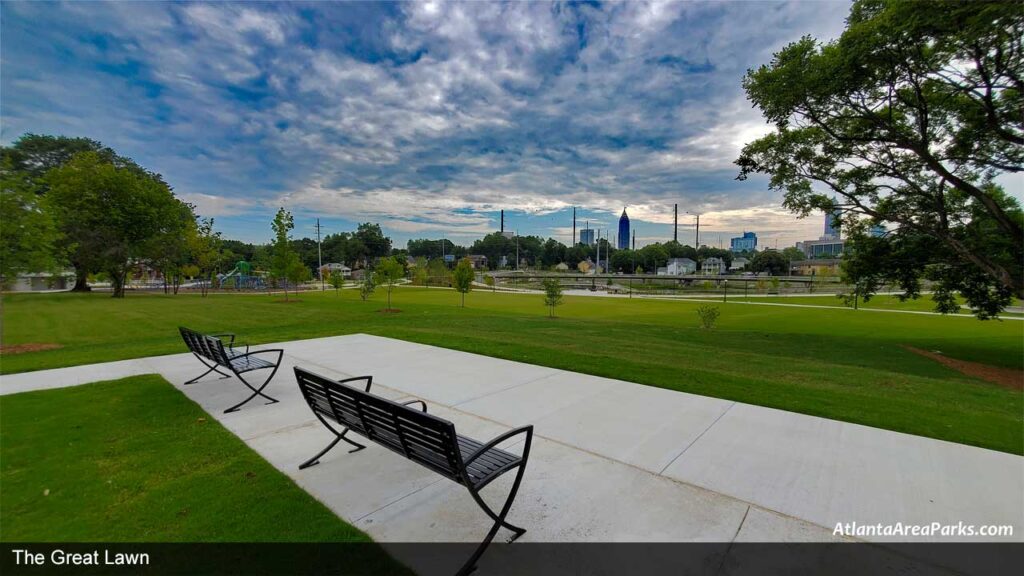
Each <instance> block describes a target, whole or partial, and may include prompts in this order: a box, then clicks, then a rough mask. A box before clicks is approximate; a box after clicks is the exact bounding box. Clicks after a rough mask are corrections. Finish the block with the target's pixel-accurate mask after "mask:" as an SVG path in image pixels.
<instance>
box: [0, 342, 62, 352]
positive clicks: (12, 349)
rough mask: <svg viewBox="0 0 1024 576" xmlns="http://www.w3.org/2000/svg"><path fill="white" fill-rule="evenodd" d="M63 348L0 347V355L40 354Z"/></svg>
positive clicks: (29, 345)
mask: <svg viewBox="0 0 1024 576" xmlns="http://www.w3.org/2000/svg"><path fill="white" fill-rule="evenodd" d="M57 348H63V346H61V345H60V344H39V343H31V344H15V345H13V346H0V354H24V353H26V352H42V351H43V350H56V349H57Z"/></svg>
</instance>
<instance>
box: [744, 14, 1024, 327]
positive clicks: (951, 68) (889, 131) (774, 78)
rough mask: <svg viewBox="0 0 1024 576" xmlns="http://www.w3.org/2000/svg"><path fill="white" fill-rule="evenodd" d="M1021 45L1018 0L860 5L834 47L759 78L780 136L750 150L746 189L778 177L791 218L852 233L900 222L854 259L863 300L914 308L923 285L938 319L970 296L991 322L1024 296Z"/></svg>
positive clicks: (754, 77) (803, 46)
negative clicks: (899, 295)
mask: <svg viewBox="0 0 1024 576" xmlns="http://www.w3.org/2000/svg"><path fill="white" fill-rule="evenodd" d="M1022 38H1024V11H1022V10H1021V9H1020V6H1019V4H1016V3H1012V2H1005V3H1004V2H954V1H938V2H927V3H925V2H905V1H899V0H859V1H857V2H854V4H853V7H852V9H851V11H850V16H849V18H848V20H847V28H846V30H845V31H844V32H843V34H842V36H841V37H840V38H839V39H838V40H835V41H832V42H829V43H827V44H821V43H819V42H817V41H815V40H814V39H813V38H810V37H805V38H803V39H801V40H800V41H798V42H795V43H793V44H790V45H789V46H787V47H786V48H784V49H783V50H782V51H781V52H779V53H778V54H776V55H775V57H774V59H773V60H772V62H771V63H770V64H768V65H765V66H762V67H760V68H759V69H757V70H752V71H750V72H748V74H747V76H746V78H745V80H744V88H745V89H746V91H747V95H748V97H749V98H750V100H751V101H752V102H753V103H754V104H755V105H756V106H757V107H758V108H760V109H761V111H762V112H763V114H764V115H765V117H766V118H767V119H768V120H769V121H770V122H772V123H774V124H775V131H774V132H773V133H771V134H769V135H767V136H765V137H763V138H761V139H758V140H756V141H754V142H751V143H749V144H747V145H746V146H745V147H744V149H743V152H742V154H741V155H740V157H739V159H738V160H737V161H736V162H737V164H738V165H739V166H740V178H741V179H743V178H746V177H747V176H749V175H751V174H755V173H761V174H767V175H769V176H770V185H771V187H772V188H773V189H776V190H781V191H784V193H785V196H784V198H785V200H784V204H785V206H786V207H787V208H789V209H791V210H793V211H794V212H796V213H798V214H801V215H807V214H810V213H811V212H812V211H814V210H824V211H826V212H828V211H831V210H833V209H838V210H839V211H840V212H841V216H840V220H841V223H842V224H843V226H844V228H847V229H848V230H850V229H852V230H858V229H860V230H861V231H862V230H863V229H864V228H866V227H868V226H871V225H874V224H879V223H889V224H890V226H887V228H889V229H890V230H891V233H889V234H887V235H886V236H885V237H884V238H880V239H875V240H868V239H866V238H863V236H865V235H864V234H863V233H855V234H854V236H855V238H853V241H852V242H851V250H848V252H849V253H850V254H852V256H851V258H854V259H856V260H857V262H855V263H853V264H851V265H849V266H847V272H846V273H847V274H848V275H849V279H850V280H851V281H853V282H855V283H858V284H861V285H863V286H864V288H865V290H868V292H865V293H864V294H865V296H870V290H871V289H872V288H874V287H877V286H878V285H880V283H882V282H884V281H890V282H895V283H898V284H899V285H900V286H901V287H902V288H903V289H904V292H905V296H908V297H911V296H913V295H914V294H915V293H916V290H917V287H918V283H919V282H920V280H921V279H924V278H927V279H932V280H934V281H935V282H936V283H937V287H936V296H937V298H936V300H937V309H938V310H940V311H943V312H948V311H950V310H951V309H952V306H951V300H950V298H952V294H953V293H954V292H957V291H958V292H960V293H961V294H963V296H964V297H965V298H966V299H967V301H968V303H969V304H970V305H971V307H972V308H973V309H974V310H975V312H976V313H977V315H978V316H979V317H980V318H986V317H989V316H991V315H992V313H993V312H994V311H998V310H1000V309H1001V308H1002V307H1003V306H1005V303H1006V302H1008V301H1009V298H1010V296H1013V295H1016V296H1017V297H1024V270H1022V262H1024V213H1022V211H1021V209H1020V206H1019V204H1018V203H1017V202H1016V201H1015V200H1014V199H1012V198H1010V197H1008V196H1007V195H1006V194H1005V193H1004V192H1003V190H1002V189H1001V188H1000V186H998V185H997V183H996V181H995V179H996V177H997V176H999V175H1000V174H1015V173H1019V172H1021V170H1022V165H1024V48H1022V43H1024V40H1022ZM830 196H835V197H836V198H837V201H836V202H835V203H834V202H833V201H832V200H831V198H830ZM862 221H863V222H862ZM877 258H896V259H900V258H902V259H903V260H902V262H903V263H905V264H912V265H910V266H909V268H908V267H899V268H897V267H895V266H893V265H891V264H890V263H889V262H885V261H882V260H877ZM868 259H871V260H868ZM867 271H870V274H869V275H868V276H865V275H864V274H866V273H867Z"/></svg>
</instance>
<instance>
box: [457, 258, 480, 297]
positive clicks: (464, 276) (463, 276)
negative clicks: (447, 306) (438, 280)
mask: <svg viewBox="0 0 1024 576" xmlns="http://www.w3.org/2000/svg"><path fill="white" fill-rule="evenodd" d="M475 277H476V275H475V274H474V273H473V263H472V262H470V261H469V258H463V259H462V260H459V263H458V264H457V265H456V266H455V270H453V271H452V285H453V286H454V288H455V291H456V292H458V293H459V294H461V295H462V307H463V308H465V307H466V293H467V292H469V291H470V290H472V289H473V279H474V278H475Z"/></svg>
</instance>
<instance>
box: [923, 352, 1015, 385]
mask: <svg viewBox="0 0 1024 576" xmlns="http://www.w3.org/2000/svg"><path fill="white" fill-rule="evenodd" d="M904 348H905V349H907V350H910V351H911V352H913V353H914V354H918V355H920V356H924V357H925V358H931V359H932V360H935V361H936V362H938V363H939V364H942V365H943V366H946V367H948V368H952V369H953V370H956V371H957V372H959V373H961V374H966V375H968V376H974V377H975V378H981V379H982V380H985V381H986V382H991V383H993V384H998V385H999V386H1002V387H1003V388H1008V389H1010V390H1017V391H1020V390H1024V372H1022V371H1020V370H1014V369H1013V368H1000V367H999V366H990V365H988V364H982V363H981V362H969V361H967V360H957V359H955V358H949V357H947V356H943V355H942V354H941V353H940V352H931V351H928V350H921V349H920V348H914V347H913V346H904Z"/></svg>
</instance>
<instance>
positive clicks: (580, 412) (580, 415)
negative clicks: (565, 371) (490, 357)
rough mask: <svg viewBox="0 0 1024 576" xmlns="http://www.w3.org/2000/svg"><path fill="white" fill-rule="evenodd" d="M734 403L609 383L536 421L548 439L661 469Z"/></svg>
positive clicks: (622, 460)
mask: <svg viewBox="0 0 1024 576" xmlns="http://www.w3.org/2000/svg"><path fill="white" fill-rule="evenodd" d="M587 378H593V377H587ZM732 405H733V402H730V401H727V400H720V399H718V398H708V397H706V396H695V395H693V394H685V393H681V392H674V391H671V390H664V389H661V388H653V387H650V386H637V385H635V384H629V385H619V386H615V387H609V388H607V389H605V390H604V391H603V392H602V393H601V394H596V395H593V396H590V397H588V398H585V399H583V400H582V401H580V402H578V403H576V404H574V405H572V406H569V407H566V408H564V409H561V410H558V411H557V412H553V413H551V414H549V415H546V416H544V417H543V418H540V419H537V420H535V421H533V422H535V425H536V426H537V428H538V429H540V430H543V431H544V435H545V436H546V437H548V438H553V439H556V440H559V441H561V442H565V443H566V444H570V445H572V446H576V447H579V448H582V449H584V450H590V451H592V452H597V453H599V454H603V455H605V456H608V457H609V458H613V459H615V460H618V461H621V462H626V463H628V464H632V465H634V466H639V467H640V468H643V469H645V470H648V471H651V472H655V473H661V472H662V470H664V469H665V467H666V466H668V465H669V464H670V463H671V462H672V461H673V460H674V459H675V458H677V457H678V456H679V455H680V454H681V453H682V452H683V451H684V450H685V449H686V448H687V447H688V446H689V445H690V444H691V443H693V441H694V440H696V439H697V437H699V436H700V435H701V434H703V433H704V431H705V430H707V429H708V428H709V427H710V426H712V425H713V424H714V423H715V421H716V420H717V419H718V418H720V417H721V416H722V414H724V413H725V411H726V410H728V409H729V407H731V406H732Z"/></svg>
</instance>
